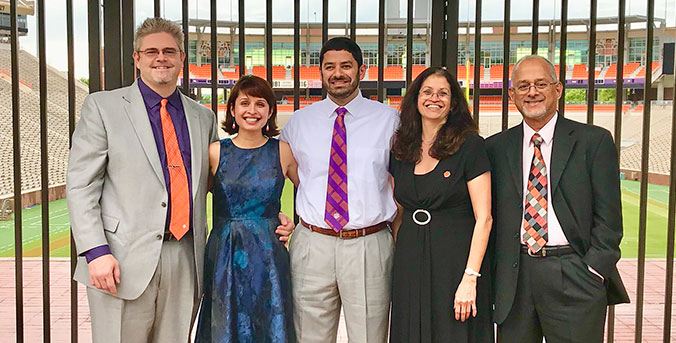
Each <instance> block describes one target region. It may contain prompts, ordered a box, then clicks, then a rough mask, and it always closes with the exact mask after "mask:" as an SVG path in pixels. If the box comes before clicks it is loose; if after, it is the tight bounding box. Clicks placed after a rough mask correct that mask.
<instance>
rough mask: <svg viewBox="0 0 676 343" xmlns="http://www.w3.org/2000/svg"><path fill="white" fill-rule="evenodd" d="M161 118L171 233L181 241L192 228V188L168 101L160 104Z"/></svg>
mask: <svg viewBox="0 0 676 343" xmlns="http://www.w3.org/2000/svg"><path fill="white" fill-rule="evenodd" d="M160 104H161V107H160V118H161V119H162V134H163V135H164V150H165V151H166V153H167V169H169V185H170V190H171V216H170V217H169V232H171V234H172V235H174V237H176V239H177V240H180V239H181V238H182V237H183V235H185V233H186V232H188V229H189V228H190V188H189V187H188V175H187V174H186V171H185V165H184V164H183V156H182V155H181V149H180V148H179V146H178V139H177V138H176V130H175V129H174V123H173V122H172V121H171V116H169V112H168V111H167V99H162V101H161V102H160Z"/></svg>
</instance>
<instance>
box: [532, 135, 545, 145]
mask: <svg viewBox="0 0 676 343" xmlns="http://www.w3.org/2000/svg"><path fill="white" fill-rule="evenodd" d="M530 141H531V142H533V144H535V145H536V146H540V145H542V142H544V139H543V138H542V136H540V134H539V133H536V134H534V135H533V137H532V138H531V139H530Z"/></svg>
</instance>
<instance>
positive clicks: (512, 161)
mask: <svg viewBox="0 0 676 343" xmlns="http://www.w3.org/2000/svg"><path fill="white" fill-rule="evenodd" d="M507 140H508V143H507V146H506V147H505V149H506V154H505V155H506V156H507V161H508V162H509V170H511V171H512V180H513V181H514V186H515V187H516V189H517V190H518V192H519V198H523V175H522V174H523V167H522V165H523V163H522V159H523V156H522V155H523V149H522V145H523V142H522V140H523V123H521V124H519V125H518V126H516V127H514V128H512V129H510V130H509V131H507Z"/></svg>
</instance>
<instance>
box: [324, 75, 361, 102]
mask: <svg viewBox="0 0 676 343" xmlns="http://www.w3.org/2000/svg"><path fill="white" fill-rule="evenodd" d="M333 81H347V82H348V84H347V85H346V86H343V87H333V86H331V82H333ZM322 85H323V86H324V88H325V89H326V92H327V93H328V94H329V95H331V96H332V97H334V98H337V99H342V98H347V97H348V96H350V95H351V94H352V93H354V91H355V90H356V89H357V87H359V78H358V77H354V78H350V77H348V76H344V77H340V78H335V77H334V78H331V79H329V81H328V82H326V81H322Z"/></svg>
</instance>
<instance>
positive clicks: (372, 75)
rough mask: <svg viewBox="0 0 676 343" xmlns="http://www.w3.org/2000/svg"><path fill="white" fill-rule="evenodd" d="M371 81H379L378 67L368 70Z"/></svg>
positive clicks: (371, 67)
mask: <svg viewBox="0 0 676 343" xmlns="http://www.w3.org/2000/svg"><path fill="white" fill-rule="evenodd" d="M368 74H369V77H368V79H369V80H378V66H370V67H369V69H368Z"/></svg>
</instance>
